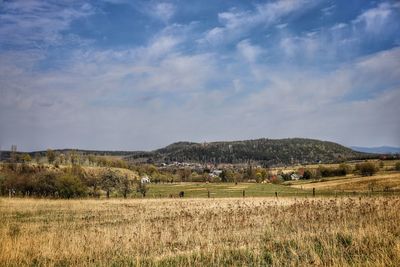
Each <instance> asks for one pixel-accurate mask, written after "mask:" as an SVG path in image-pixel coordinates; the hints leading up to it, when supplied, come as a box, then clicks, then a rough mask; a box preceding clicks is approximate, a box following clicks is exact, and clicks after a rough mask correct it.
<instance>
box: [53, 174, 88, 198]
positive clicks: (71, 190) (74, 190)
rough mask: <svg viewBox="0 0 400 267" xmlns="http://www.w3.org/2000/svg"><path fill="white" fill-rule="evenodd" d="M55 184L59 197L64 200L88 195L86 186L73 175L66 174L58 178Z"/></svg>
mask: <svg viewBox="0 0 400 267" xmlns="http://www.w3.org/2000/svg"><path fill="white" fill-rule="evenodd" d="M55 184H56V187H57V192H58V195H59V196H60V197H62V198H72V197H81V196H84V195H86V189H87V188H86V186H85V185H84V184H83V183H82V182H81V180H80V179H79V178H78V177H77V176H75V175H73V174H70V173H66V174H63V175H60V176H58V177H57V178H56V182H55Z"/></svg>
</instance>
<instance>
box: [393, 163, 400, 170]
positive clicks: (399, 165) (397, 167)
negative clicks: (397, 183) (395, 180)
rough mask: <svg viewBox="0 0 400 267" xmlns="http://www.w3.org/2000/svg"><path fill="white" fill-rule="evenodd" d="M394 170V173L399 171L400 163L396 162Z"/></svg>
mask: <svg viewBox="0 0 400 267" xmlns="http://www.w3.org/2000/svg"><path fill="white" fill-rule="evenodd" d="M394 169H395V170H396V171H400V161H398V162H396V165H395V167H394Z"/></svg>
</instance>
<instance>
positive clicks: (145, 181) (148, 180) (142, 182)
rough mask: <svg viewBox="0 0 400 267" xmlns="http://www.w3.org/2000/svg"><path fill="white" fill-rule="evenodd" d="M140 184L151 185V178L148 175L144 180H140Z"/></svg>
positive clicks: (143, 177)
mask: <svg viewBox="0 0 400 267" xmlns="http://www.w3.org/2000/svg"><path fill="white" fill-rule="evenodd" d="M140 183H141V184H149V183H151V182H150V178H149V177H148V176H147V175H144V176H142V178H140Z"/></svg>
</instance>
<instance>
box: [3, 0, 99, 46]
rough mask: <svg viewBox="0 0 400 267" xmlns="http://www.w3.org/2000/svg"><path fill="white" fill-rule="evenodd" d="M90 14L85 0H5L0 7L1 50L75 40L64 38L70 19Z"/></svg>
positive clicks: (90, 11) (89, 8) (71, 37)
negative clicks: (63, 0)
mask: <svg viewBox="0 0 400 267" xmlns="http://www.w3.org/2000/svg"><path fill="white" fill-rule="evenodd" d="M91 14H93V8H92V6H91V5H90V4H88V3H85V2H84V1H68V2H62V1H36V0H30V1H23V0H17V1H10V2H9V1H6V2H3V3H2V5H1V13H0V21H1V24H2V26H1V27H0V45H1V47H3V48H8V47H14V46H22V47H28V48H46V47H48V46H52V45H62V44H64V41H66V40H68V41H77V37H75V38H73V36H71V35H70V36H64V35H63V34H62V33H61V32H62V31H64V30H66V29H68V28H69V26H70V24H71V22H72V21H73V20H76V19H79V18H82V17H85V16H89V15H91Z"/></svg>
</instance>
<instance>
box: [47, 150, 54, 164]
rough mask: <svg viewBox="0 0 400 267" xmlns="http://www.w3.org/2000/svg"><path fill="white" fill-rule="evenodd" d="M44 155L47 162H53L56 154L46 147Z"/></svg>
mask: <svg viewBox="0 0 400 267" xmlns="http://www.w3.org/2000/svg"><path fill="white" fill-rule="evenodd" d="M46 157H47V162H48V163H49V164H53V162H54V160H55V159H56V154H55V153H54V151H53V150H51V149H47V152H46Z"/></svg>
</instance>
